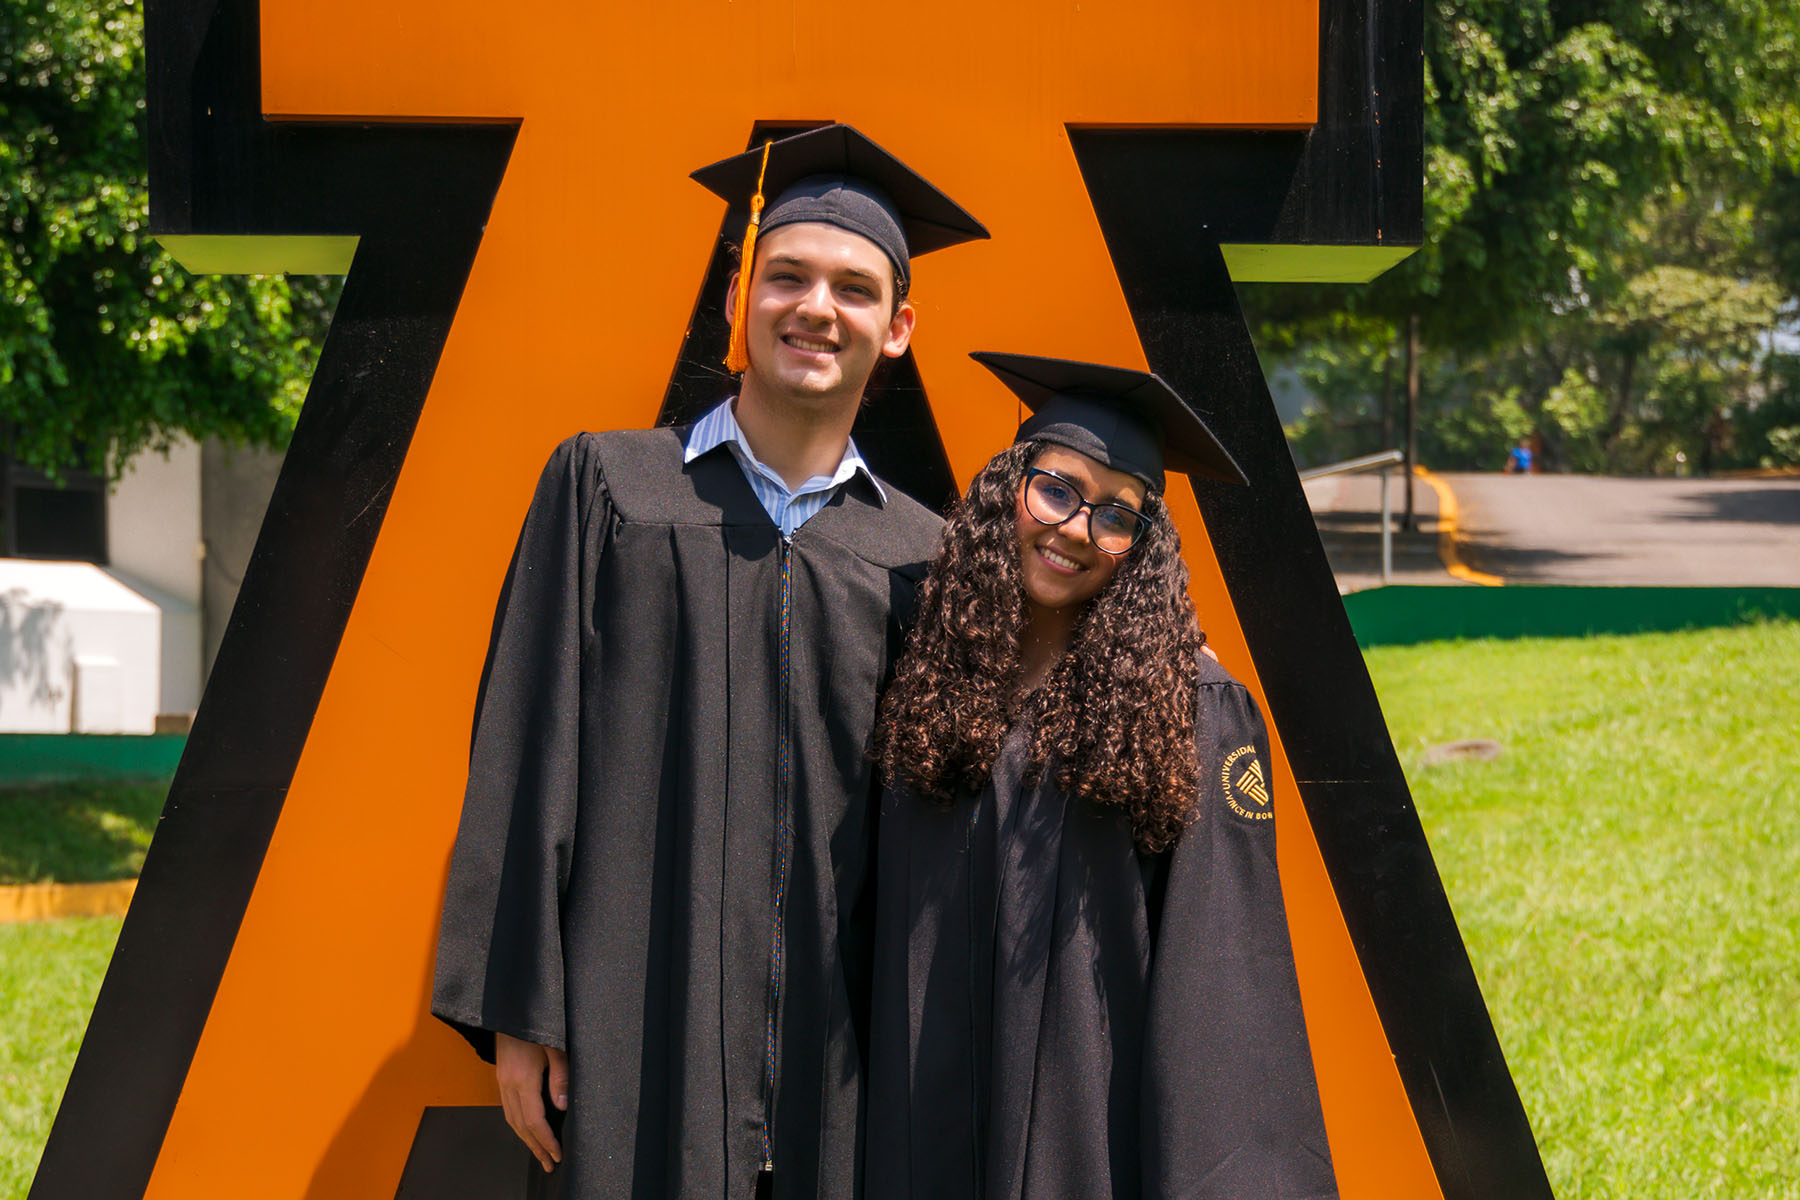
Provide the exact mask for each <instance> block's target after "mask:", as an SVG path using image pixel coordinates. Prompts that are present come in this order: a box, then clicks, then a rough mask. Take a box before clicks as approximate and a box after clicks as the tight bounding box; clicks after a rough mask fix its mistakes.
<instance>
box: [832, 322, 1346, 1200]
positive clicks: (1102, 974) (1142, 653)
mask: <svg viewBox="0 0 1800 1200" xmlns="http://www.w3.org/2000/svg"><path fill="white" fill-rule="evenodd" d="M975 357H976V358H977V359H978V360H980V361H982V362H983V363H984V365H986V366H988V367H989V368H990V369H991V370H993V371H994V372H995V373H996V374H997V375H999V376H1000V378H1001V379H1002V380H1003V381H1005V382H1006V383H1007V384H1008V385H1009V386H1010V387H1011V388H1012V389H1013V390H1014V391H1015V392H1016V393H1017V394H1018V395H1019V397H1020V399H1022V400H1023V401H1024V402H1025V403H1026V404H1027V405H1028V406H1029V407H1031V408H1032V409H1033V411H1034V416H1033V417H1032V418H1031V419H1030V420H1028V421H1026V422H1025V424H1024V425H1023V426H1021V427H1020V429H1019V434H1018V439H1017V441H1016V443H1015V444H1014V445H1013V446H1011V447H1010V448H1008V449H1007V450H1005V451H1002V452H1001V453H1000V454H998V455H996V456H995V457H994V459H993V461H991V462H990V463H989V464H988V465H987V467H986V468H985V469H984V470H983V471H982V472H981V473H980V474H979V475H978V476H976V478H975V481H974V483H973V484H971V485H970V488H969V491H968V495H967V496H966V497H965V498H964V500H963V502H962V504H961V506H960V507H959V509H958V510H957V512H956V513H955V514H954V515H953V516H952V517H951V520H950V522H949V524H948V526H947V527H946V529H945V531H944V539H943V543H942V549H941V550H940V553H939V556H938V559H937V561H936V563H935V564H933V566H932V568H931V573H930V575H929V577H928V578H927V580H926V582H925V584H924V586H923V588H922V590H921V592H920V601H919V605H920V606H919V612H918V617H917V621H916V624H915V626H914V628H913V632H912V635H911V639H910V641H909V643H908V646H907V651H906V654H905V657H904V658H903V659H902V660H901V662H900V665H899V667H898V670H897V674H896V677H895V680H894V683H893V684H892V686H891V687H890V689H889V690H888V692H887V695H886V697H885V698H884V700H883V702H882V708H881V717H880V721H879V723H878V726H877V729H876V735H875V754H876V756H877V758H878V760H879V763H880V768H881V770H882V772H883V775H884V778H885V780H886V781H887V784H888V790H887V792H886V794H885V796H884V798H883V804H882V817H881V820H882V825H881V832H880V836H879V839H878V840H879V858H880V866H879V883H878V900H877V913H876V962H875V969H874V1000H873V1006H872V1011H873V1017H872V1029H871V1043H870V1044H871V1062H870V1077H869V1086H870V1094H869V1109H868V1124H867V1151H866V1162H865V1173H864V1179H865V1185H866V1194H867V1196H868V1197H869V1200H890V1198H912V1197H931V1198H933V1200H954V1198H959V1197H981V1198H992V1200H1001V1198H1020V1200H1050V1198H1061V1197H1067V1198H1068V1200H1106V1198H1109V1197H1112V1198H1125V1197H1138V1196H1181V1197H1192V1198H1200V1197H1218V1198H1221V1200H1224V1198H1229V1200H1260V1198H1263V1197H1271V1198H1272V1197H1282V1198H1284V1200H1299V1198H1310V1197H1325V1196H1336V1195H1337V1189H1336V1183H1335V1181H1334V1178H1333V1175H1332V1170H1331V1160H1330V1153H1329V1150H1328V1148H1327V1146H1326V1140H1325V1130H1324V1123H1323V1120H1322V1117H1321V1115H1320V1109H1319V1101H1318V1095H1317V1091H1316V1087H1315V1084H1314V1078H1313V1070H1312V1059H1311V1054H1310V1051H1309V1048H1308V1045H1307V1040H1306V1027H1305V1022H1304V1019H1303V1017H1302V1015H1301V1010H1300V998H1299V992H1298V988H1297V986H1296V983H1295V979H1294V966H1293V955H1292V951H1291V948H1290V946H1289V942H1288V934H1287V924H1286V918H1285V914H1284V912H1283V908H1282V902H1281V889H1280V884H1279V881H1278V880H1277V878H1276V870H1275V822H1274V820H1273V819H1272V818H1273V815H1274V810H1273V805H1272V802H1271V797H1270V792H1269V787H1270V783H1271V778H1270V774H1269V770H1268V762H1269V756H1268V743H1267V736H1266V734H1265V732H1264V729H1263V724H1262V720H1261V718H1260V716H1259V715H1258V713H1257V711H1256V706H1255V704H1254V702H1253V701H1252V700H1251V698H1250V696H1249V694H1248V692H1247V691H1246V690H1245V689H1244V687H1243V686H1242V685H1241V684H1239V683H1238V682H1237V681H1236V680H1234V679H1233V678H1232V677H1231V676H1230V675H1229V674H1227V673H1226V672H1225V671H1224V670H1223V669H1222V668H1221V667H1219V665H1218V664H1217V663H1216V662H1214V661H1213V660H1212V659H1211V658H1210V657H1209V656H1208V655H1207V654H1206V653H1205V652H1203V650H1202V647H1203V645H1204V643H1205V638H1204V635H1203V634H1202V633H1201V631H1200V627H1199V624H1198V622H1197V620H1196V618H1195V614H1194V609H1193V605H1192V602H1191V601H1190V600H1189V598H1188V574H1187V569H1186V567H1185V566H1184V564H1183V563H1182V560H1181V546H1180V540H1179V538H1178V537H1177V535H1176V532H1175V529H1174V526H1173V525H1172V524H1171V522H1170V520H1169V517H1168V513H1167V510H1166V509H1165V508H1164V506H1163V503H1162V498H1161V492H1162V487H1163V470H1164V466H1165V463H1166V465H1167V466H1168V467H1170V468H1172V469H1175V470H1181V471H1185V472H1188V473H1190V474H1194V475H1205V476H1209V477H1213V478H1223V479H1229V480H1232V481H1234V482H1243V476H1242V475H1241V473H1240V472H1239V471H1238V469H1237V467H1236V465H1235V464H1234V463H1232V461H1231V459H1230V457H1229V456H1228V455H1227V454H1226V453H1225V451H1224V450H1223V448H1222V447H1220V446H1219V444H1218V442H1217V441H1216V439H1214V438H1213V436H1212V434H1211V433H1210V432H1209V431H1208V430H1207V429H1206V428H1205V426H1204V425H1203V424H1201V422H1200V421H1199V419H1198V418H1197V417H1196V416H1195V415H1194V414H1193V412H1192V410H1191V409H1189V408H1188V407H1187V405H1186V404H1185V403H1183V402H1182V401H1181V400H1180V398H1179V397H1177V396H1176V395H1175V394H1174V393H1173V392H1172V391H1170V390H1169V389H1168V387H1167V386H1166V385H1165V384H1163V382H1162V381H1161V380H1160V379H1158V378H1156V377H1155V376H1154V375H1147V374H1145V373H1143V372H1139V371H1126V370H1123V369H1120V368H1113V367H1103V366H1098V365H1095V364H1087V363H1073V362H1068V361H1066V360H1059V359H1037V358H1027V357H1024V356H1018V355H992V354H978V355H976V356H975Z"/></svg>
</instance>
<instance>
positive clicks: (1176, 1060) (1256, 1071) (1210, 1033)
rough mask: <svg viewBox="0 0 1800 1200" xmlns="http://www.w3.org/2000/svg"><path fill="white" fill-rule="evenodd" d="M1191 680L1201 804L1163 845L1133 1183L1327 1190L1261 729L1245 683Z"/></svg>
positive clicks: (1172, 1189) (1175, 1193) (1256, 1194)
mask: <svg viewBox="0 0 1800 1200" xmlns="http://www.w3.org/2000/svg"><path fill="white" fill-rule="evenodd" d="M1199 692H1200V711H1199V717H1198V722H1197V728H1196V733H1197V743H1198V746H1199V750H1200V812H1199V816H1198V818H1197V820H1196V821H1195V822H1194V824H1193V825H1191V826H1190V827H1189V828H1188V829H1187V831H1186V832H1185V833H1184V834H1183V835H1182V838H1181V841H1180V842H1179V843H1178V844H1177V845H1176V847H1175V849H1174V851H1173V852H1172V857H1171V860H1170V862H1169V865H1168V875H1167V884H1166V891H1165V892H1164V896H1163V902H1162V911H1161V914H1160V921H1159V923H1158V925H1157V936H1156V943H1155V945H1156V949H1155V957H1154V960H1153V964H1152V968H1151V978H1150V1004H1149V1017H1148V1022H1147V1027H1146V1036H1145V1043H1144V1053H1145V1063H1144V1073H1143V1080H1144V1089H1145V1095H1144V1105H1143V1113H1144V1120H1143V1125H1142V1130H1143V1137H1144V1147H1143V1163H1144V1195H1145V1196H1147V1197H1181V1198H1183V1200H1200V1198H1203V1197H1204V1198H1207V1200H1213V1198H1217V1200H1227V1198H1229V1200H1264V1198H1269V1200H1273V1198H1275V1197H1280V1198H1282V1200H1314V1198H1318V1197H1336V1196H1337V1194H1338V1191H1337V1183H1336V1179H1335V1176H1334V1175H1333V1173H1332V1167H1331V1153H1330V1150H1329V1148H1328V1146H1327V1143H1326V1139H1325V1125H1324V1118H1323V1116H1322V1115H1321V1112H1320V1107H1319V1096H1318V1087H1317V1084H1316V1082H1315V1080H1314V1075H1313V1065H1312V1053H1311V1049H1310V1047H1309V1045H1308V1043H1307V1038H1306V1022H1305V1018H1304V1016H1303V1015H1302V1013H1301V1009H1300V991H1299V985H1298V983H1297V982H1296V980H1295V976H1294V956H1293V949H1292V946H1291V944H1290V942H1289V940H1288V928H1287V915H1286V911H1285V909H1284V907H1283V905H1282V899H1281V882H1280V879H1279V878H1278V876H1277V875H1276V869H1275V826H1276V821H1275V819H1274V812H1275V807H1274V803H1273V801H1274V797H1273V796H1272V795H1271V793H1270V790H1269V789H1270V786H1271V784H1272V782H1273V778H1272V774H1271V772H1270V770H1269V746H1268V734H1267V732H1266V731H1265V729H1264V727H1263V722H1262V717H1261V716H1260V714H1258V712H1257V710H1256V704H1255V702H1254V701H1253V700H1252V699H1251V697H1250V695H1249V693H1248V691H1247V690H1246V689H1245V688H1244V687H1243V686H1242V685H1240V684H1238V683H1236V682H1235V681H1230V682H1222V683H1215V682H1210V681H1209V682H1205V683H1203V684H1202V685H1201V687H1200V688H1199ZM1284 799H1285V798H1284ZM1289 803H1290V804H1291V803H1292V802H1291V801H1290V802H1289ZM1283 815H1284V817H1286V819H1288V820H1289V821H1294V820H1304V819H1305V818H1304V816H1303V814H1302V813H1301V811H1300V810H1299V809H1298V807H1297V806H1296V807H1287V808H1284V810H1283Z"/></svg>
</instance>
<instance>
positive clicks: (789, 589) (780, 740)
mask: <svg viewBox="0 0 1800 1200" xmlns="http://www.w3.org/2000/svg"><path fill="white" fill-rule="evenodd" d="M792 552H793V542H792V540H791V539H789V538H787V537H783V538H782V539H781V614H780V615H781V624H780V635H779V642H778V651H777V652H778V654H779V656H780V671H779V673H778V675H777V685H776V696H775V747H776V750H775V753H776V773H775V894H774V901H775V931H774V936H773V938H772V940H771V942H770V946H769V992H768V995H769V1010H768V1014H767V1018H766V1020H765V1023H764V1033H765V1036H766V1044H765V1046H764V1049H765V1051H766V1053H765V1057H764V1062H763V1127H762V1155H763V1159H762V1169H761V1170H760V1171H758V1172H757V1181H756V1194H757V1196H758V1197H766V1196H769V1195H771V1194H772V1193H773V1190H774V1176H775V1159H774V1151H773V1142H772V1141H771V1132H772V1130H773V1128H774V1125H775V1035H776V1025H777V1022H778V1018H779V1016H780V1012H781V982H782V968H783V966H784V963H783V956H784V953H785V949H786V947H785V945H784V943H783V935H784V931H783V922H782V918H783V908H784V905H785V902H786V900H787V885H788V864H789V859H790V857H791V852H792V849H793V838H794V834H793V815H792V812H791V808H790V805H789V789H790V784H791V781H792V777H793V746H792V744H791V731H790V729H789V727H788V701H789V686H788V684H789V663H790V650H791V649H792V644H793V638H792V626H791V622H790V614H791V611H792V599H793V569H792Z"/></svg>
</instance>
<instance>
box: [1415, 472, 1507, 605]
mask: <svg viewBox="0 0 1800 1200" xmlns="http://www.w3.org/2000/svg"><path fill="white" fill-rule="evenodd" d="M1413 474H1415V475H1417V476H1418V477H1419V478H1420V479H1422V480H1424V481H1425V482H1426V483H1428V484H1430V485H1431V490H1432V491H1434V492H1436V493H1437V505H1438V515H1437V527H1438V535H1437V537H1438V546H1437V549H1438V558H1439V559H1441V560H1443V564H1444V570H1446V571H1448V572H1450V574H1452V575H1454V576H1456V578H1458V579H1460V580H1462V581H1463V582H1464V583H1477V584H1480V585H1481V586H1482V587H1503V586H1505V584H1506V580H1504V579H1502V578H1500V576H1498V575H1489V574H1488V573H1487V572H1486V571H1477V570H1476V569H1475V568H1474V567H1471V566H1470V565H1469V564H1468V563H1466V562H1464V561H1463V559H1462V551H1461V549H1460V545H1461V543H1460V542H1459V540H1458V538H1457V533H1456V528H1457V524H1456V523H1457V520H1458V518H1459V517H1460V516H1461V510H1460V509H1459V508H1458V507H1457V504H1456V493H1455V492H1454V491H1452V490H1451V489H1450V485H1449V484H1448V483H1447V482H1445V481H1444V479H1443V478H1442V477H1440V476H1437V475H1433V474H1432V473H1431V472H1430V471H1428V470H1426V469H1425V468H1424V467H1421V466H1419V465H1417V464H1414V466H1413Z"/></svg>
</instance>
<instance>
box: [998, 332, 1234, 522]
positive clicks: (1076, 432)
mask: <svg viewBox="0 0 1800 1200" xmlns="http://www.w3.org/2000/svg"><path fill="white" fill-rule="evenodd" d="M969 357H970V358H972V359H974V360H975V361H976V362H978V363H980V364H981V365H982V366H984V367H986V368H987V369H988V370H990V371H992V372H993V373H994V374H995V375H997V376H999V378H1000V382H1002V383H1004V384H1005V385H1006V386H1007V387H1009V388H1011V389H1012V390H1013V392H1014V394H1016V395H1017V396H1018V397H1019V399H1020V400H1022V401H1024V402H1025V407H1027V408H1029V409H1030V410H1031V412H1032V415H1031V416H1030V417H1029V418H1028V419H1027V420H1026V421H1025V423H1024V424H1023V425H1021V426H1019V435H1018V437H1017V438H1015V439H1014V441H1015V442H1032V441H1039V442H1053V443H1055V444H1056V445H1058V446H1066V447H1068V448H1069V449H1071V450H1077V451H1079V452H1081V453H1082V454H1085V455H1087V456H1088V457H1089V458H1092V459H1094V460H1095V461H1097V462H1100V463H1104V464H1105V465H1106V466H1109V467H1111V468H1113V469H1114V470H1115V471H1123V472H1125V473H1126V474H1127V475H1131V476H1134V477H1136V478H1137V479H1140V480H1142V481H1143V482H1144V485H1145V486H1146V487H1148V488H1150V489H1151V490H1152V491H1157V492H1160V491H1162V489H1163V467H1164V466H1165V465H1167V466H1168V468H1169V469H1171V470H1175V471H1181V472H1183V473H1184V474H1187V475H1190V476H1193V477H1195V478H1200V479H1218V480H1222V481H1224V482H1226V483H1241V484H1248V483H1249V482H1250V481H1249V480H1248V479H1247V478H1245V477H1244V473H1243V471H1241V470H1239V469H1238V465H1237V463H1235V462H1233V461H1232V458H1231V455H1230V454H1229V453H1228V452H1227V451H1226V449H1225V447H1224V446H1222V445H1220V444H1219V439H1218V438H1216V437H1214V436H1213V432H1212V430H1210V429H1208V428H1207V427H1206V422H1204V421H1202V420H1201V419H1200V415H1199V414H1198V413H1196V412H1195V411H1194V410H1193V409H1192V408H1191V407H1189V405H1188V403H1187V401H1185V400H1183V399H1182V398H1181V397H1180V396H1178V395H1176V394H1175V389H1173V388H1171V387H1170V386H1169V385H1168V384H1166V383H1164V382H1163V380H1162V378H1161V377H1160V376H1157V375H1154V374H1152V373H1150V372H1149V371H1133V370H1131V369H1129V368H1127V367H1109V366H1105V365H1103V364H1101V363H1090V362H1076V361H1074V360H1073V359H1067V358H1038V357H1036V356H1035V355H1030V354H997V353H995V352H993V351H991V350H977V351H976V352H975V353H973V354H971V355H969Z"/></svg>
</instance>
